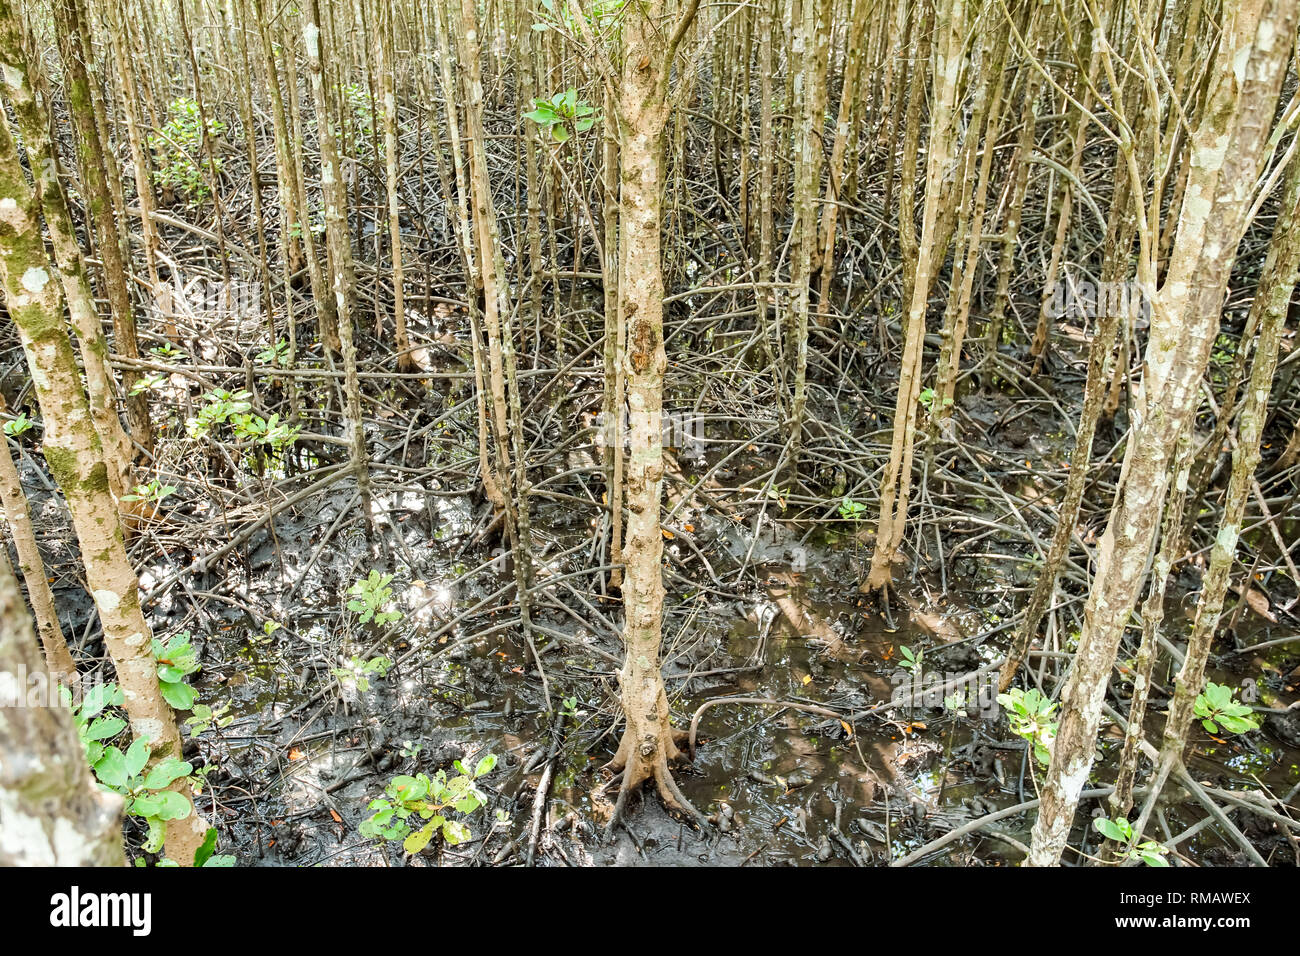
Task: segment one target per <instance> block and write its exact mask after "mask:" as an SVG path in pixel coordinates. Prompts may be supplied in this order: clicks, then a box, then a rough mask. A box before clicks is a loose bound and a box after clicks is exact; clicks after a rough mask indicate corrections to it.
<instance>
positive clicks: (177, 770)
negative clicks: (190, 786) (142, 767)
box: [144, 757, 194, 790]
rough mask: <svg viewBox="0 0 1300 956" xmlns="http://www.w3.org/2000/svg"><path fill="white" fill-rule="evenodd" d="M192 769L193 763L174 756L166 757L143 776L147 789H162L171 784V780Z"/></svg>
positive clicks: (182, 775)
mask: <svg viewBox="0 0 1300 956" xmlns="http://www.w3.org/2000/svg"><path fill="white" fill-rule="evenodd" d="M193 770H194V767H193V765H191V764H190V763H188V762H187V761H184V760H180V759H178V758H176V757H168V758H167V759H166V760H163V761H162V762H160V763H159V764H158V766H156V767H154V768H153V769H152V770H150V771H149V773H148V775H147V776H146V777H145V778H144V785H145V788H146V789H148V790H162V789H163V788H165V787H168V786H170V785H171V783H172V781H173V780H176V779H177V778H179V777H184V776H187V775H188V774H190V773H191V772H192V771H193Z"/></svg>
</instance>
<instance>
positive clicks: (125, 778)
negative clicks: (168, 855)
mask: <svg viewBox="0 0 1300 956" xmlns="http://www.w3.org/2000/svg"><path fill="white" fill-rule="evenodd" d="M148 763H149V743H148V741H146V740H145V739H144V738H143V737H137V738H136V739H135V740H134V741H133V742H132V744H131V746H130V747H128V748H127V749H126V751H125V752H123V751H121V750H119V749H118V748H117V747H113V746H109V747H105V748H104V752H103V753H102V754H101V755H100V758H99V760H98V761H96V762H95V764H94V765H93V766H92V769H93V770H94V771H95V777H96V779H97V780H98V781H99V784H100V786H101V787H103V788H104V789H105V790H110V791H112V792H113V793H117V794H121V795H122V797H123V799H124V800H125V801H126V805H125V812H126V814H127V815H128V816H133V817H140V818H141V819H143V820H144V821H145V823H146V824H147V825H148V827H149V836H148V837H147V838H146V840H145V843H144V848H145V851H146V852H148V853H157V852H158V850H159V849H161V848H162V845H163V840H164V839H165V837H166V834H167V823H168V821H170V820H184V819H185V818H186V817H188V816H189V815H190V812H191V810H192V809H193V808H192V807H191V806H190V801H189V800H187V799H186V798H185V796H184V795H183V794H180V793H177V792H176V791H175V790H168V789H167V788H168V787H170V786H171V785H172V784H173V783H174V782H176V781H177V780H179V779H180V778H181V777H186V776H189V774H190V772H191V771H192V770H193V769H194V767H193V766H192V765H191V764H190V763H189V761H186V760H181V759H180V758H178V757H164V758H163V759H162V760H160V761H159V762H158V763H156V764H155V765H154V766H153V767H152V768H150V769H149V770H148V771H146V770H145V767H146V766H147V765H148Z"/></svg>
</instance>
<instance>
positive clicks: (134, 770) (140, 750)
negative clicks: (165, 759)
mask: <svg viewBox="0 0 1300 956" xmlns="http://www.w3.org/2000/svg"><path fill="white" fill-rule="evenodd" d="M148 762H149V741H147V740H145V739H144V738H143V737H137V738H136V739H135V740H134V741H133V742H132V744H131V746H130V747H128V748H127V751H126V763H125V769H126V775H127V776H128V777H134V776H136V775H137V774H138V773H139V772H140V771H141V770H143V769H144V765H145V764H147V763H148Z"/></svg>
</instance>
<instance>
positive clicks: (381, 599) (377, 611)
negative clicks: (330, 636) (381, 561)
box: [348, 571, 402, 627]
mask: <svg viewBox="0 0 1300 956" xmlns="http://www.w3.org/2000/svg"><path fill="white" fill-rule="evenodd" d="M392 581H393V576H392V575H391V574H380V573H379V572H378V571H371V572H370V576H369V577H365V578H361V579H360V580H359V581H357V582H356V583H355V584H354V585H352V587H350V588H348V593H349V594H351V595H354V597H353V599H352V600H351V601H349V602H348V610H349V611H354V612H355V613H357V614H358V615H360V617H361V623H362V624H367V623H369V622H370V621H374V622H375V624H377V625H379V626H380V627H382V626H383V625H385V624H391V623H393V622H394V621H400V620H401V619H402V612H401V611H386V610H384V608H385V607H386V606H387V605H388V603H389V602H390V601H391V600H392V599H393V589H392V588H390V587H389V586H388V585H389V584H391V583H392Z"/></svg>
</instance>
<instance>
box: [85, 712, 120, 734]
mask: <svg viewBox="0 0 1300 956" xmlns="http://www.w3.org/2000/svg"><path fill="white" fill-rule="evenodd" d="M125 728H126V721H125V720H123V719H122V718H121V717H96V718H95V719H94V720H93V721H91V723H90V726H89V727H87V728H86V739H87V740H110V739H112V738H113V737H116V736H117V735H118V734H120V733H121V732H122V731H123V730H124V729H125Z"/></svg>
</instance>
